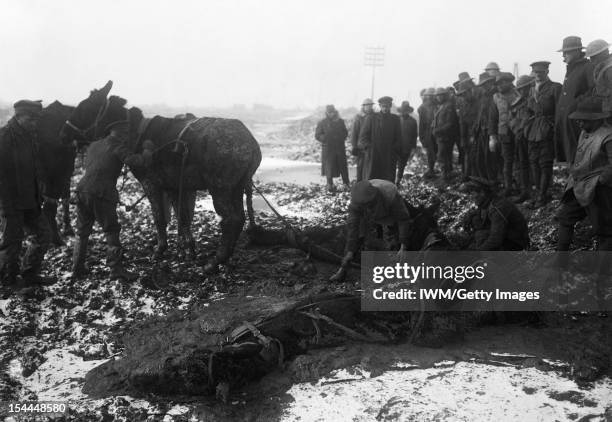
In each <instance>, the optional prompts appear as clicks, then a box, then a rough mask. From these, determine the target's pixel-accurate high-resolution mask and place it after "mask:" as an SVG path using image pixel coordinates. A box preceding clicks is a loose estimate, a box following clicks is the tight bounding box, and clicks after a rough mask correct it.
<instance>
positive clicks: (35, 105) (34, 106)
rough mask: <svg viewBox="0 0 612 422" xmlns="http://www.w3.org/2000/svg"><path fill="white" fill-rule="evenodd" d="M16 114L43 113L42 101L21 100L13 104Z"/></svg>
mask: <svg viewBox="0 0 612 422" xmlns="http://www.w3.org/2000/svg"><path fill="white" fill-rule="evenodd" d="M13 108H14V109H15V114H40V113H41V112H42V100H36V101H32V100H19V101H17V102H16V103H15V104H13Z"/></svg>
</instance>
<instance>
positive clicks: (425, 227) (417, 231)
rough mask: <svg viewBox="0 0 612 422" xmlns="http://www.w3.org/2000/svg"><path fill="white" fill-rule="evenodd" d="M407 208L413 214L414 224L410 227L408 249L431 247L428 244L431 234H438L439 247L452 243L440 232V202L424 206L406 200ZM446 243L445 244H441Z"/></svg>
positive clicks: (446, 246) (415, 249)
mask: <svg viewBox="0 0 612 422" xmlns="http://www.w3.org/2000/svg"><path fill="white" fill-rule="evenodd" d="M405 204H406V208H408V212H409V213H410V215H411V216H412V224H411V228H410V236H409V237H410V243H409V244H408V245H407V246H408V248H407V249H408V250H411V251H418V250H421V249H429V248H430V246H431V245H428V244H426V242H427V241H428V237H429V236H430V235H431V234H435V235H436V236H437V238H438V239H437V240H438V241H437V242H436V244H437V246H436V248H437V247H442V246H443V248H444V249H447V248H448V247H449V246H450V244H448V241H447V240H446V239H445V238H444V236H443V235H442V234H440V232H439V228H438V218H437V215H436V214H437V212H438V208H439V207H440V203H439V202H434V203H433V204H432V205H429V206H424V205H419V206H417V207H415V206H413V205H411V204H410V203H409V202H408V201H405ZM441 243H444V245H441Z"/></svg>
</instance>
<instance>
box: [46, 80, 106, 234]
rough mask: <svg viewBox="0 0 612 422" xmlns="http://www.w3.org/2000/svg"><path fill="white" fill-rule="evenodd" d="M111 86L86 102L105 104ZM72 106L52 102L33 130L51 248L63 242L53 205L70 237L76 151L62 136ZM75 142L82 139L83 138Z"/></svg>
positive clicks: (94, 91) (72, 144)
mask: <svg viewBox="0 0 612 422" xmlns="http://www.w3.org/2000/svg"><path fill="white" fill-rule="evenodd" d="M111 87H112V82H111V81H109V82H107V84H106V85H105V86H104V87H103V88H102V89H100V90H95V89H94V90H93V91H91V92H90V94H89V98H88V99H86V100H83V101H90V102H92V103H93V104H95V105H97V107H98V108H99V107H100V106H101V105H102V104H104V103H105V102H106V96H107V95H108V92H109V91H110V89H111ZM75 109H76V108H75V107H72V106H67V105H63V104H62V103H60V102H59V101H54V102H53V103H51V104H49V105H48V106H47V107H45V108H44V109H43V111H42V115H41V118H40V121H39V123H38V129H37V132H38V133H37V134H38V136H37V149H38V156H39V163H40V171H41V191H42V194H43V197H44V203H43V208H42V210H43V214H44V215H45V217H46V218H47V220H48V221H49V226H50V228H51V236H52V238H51V240H52V242H53V243H54V244H55V245H62V244H63V241H62V238H61V236H60V233H59V229H58V226H57V218H56V217H57V206H58V202H59V201H60V200H61V201H62V208H63V226H64V230H63V233H62V234H63V235H71V234H73V232H72V227H71V225H70V212H69V205H70V204H69V201H68V198H69V197H70V181H71V179H72V173H73V172H74V160H75V158H76V153H77V148H76V146H75V144H74V143H73V142H72V141H73V139H71V138H69V137H67V136H66V133H65V125H66V122H67V121H69V119H70V118H71V116H73V114H74V112H75ZM78 139H81V140H84V139H85V137H84V136H79V137H78Z"/></svg>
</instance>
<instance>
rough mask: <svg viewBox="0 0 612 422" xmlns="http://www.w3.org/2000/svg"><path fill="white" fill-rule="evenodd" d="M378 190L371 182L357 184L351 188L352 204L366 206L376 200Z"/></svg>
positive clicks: (364, 181)
mask: <svg viewBox="0 0 612 422" xmlns="http://www.w3.org/2000/svg"><path fill="white" fill-rule="evenodd" d="M377 194H378V189H376V188H375V187H374V186H372V184H371V183H370V181H369V180H362V181H361V182H357V183H355V184H354V185H353V187H352V188H351V204H355V205H365V204H368V203H370V202H372V201H373V200H375V199H376V195H377Z"/></svg>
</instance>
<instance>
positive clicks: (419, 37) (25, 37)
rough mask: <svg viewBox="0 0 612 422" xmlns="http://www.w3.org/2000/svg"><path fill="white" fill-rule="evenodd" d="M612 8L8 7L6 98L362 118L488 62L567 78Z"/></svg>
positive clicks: (519, 3) (522, 4) (236, 1)
mask: <svg viewBox="0 0 612 422" xmlns="http://www.w3.org/2000/svg"><path fill="white" fill-rule="evenodd" d="M610 16H612V1H611V0H591V1H589V0H587V1H580V2H578V1H567V0H563V1H546V0H539V1H538V0H514V1H509V2H498V1H490V0H489V1H480V0H462V1H450V0H447V1H443V0H418V1H407V0H398V1H395V0H382V1H377V2H375V1H372V0H367V1H362V0H352V1H333V0H328V1H316V0H308V1H299V2H298V1H289V0H252V1H246V0H222V1H221V0H220V1H206V0H199V1H196V0H194V1H187V0H184V1H182V0H173V1H158V0H146V1H145V0H123V1H119V0H114V1H111V0H106V1H99V0H98V1H88V0H53V1H48V0H19V1H16V0H13V1H10V0H4V1H2V9H1V14H0V54H2V56H3V60H2V64H1V65H0V80H1V81H2V82H3V83H2V85H1V88H0V99H2V100H5V101H14V100H16V99H20V98H32V99H39V98H40V99H43V100H45V102H46V103H47V102H49V101H52V100H53V99H59V100H60V101H62V102H65V103H68V104H71V103H76V102H78V101H79V100H80V99H82V98H84V97H85V96H86V95H87V94H88V92H89V90H90V89H92V88H94V87H99V86H102V85H103V84H104V83H105V82H106V80H108V79H112V80H113V81H114V83H115V85H114V88H113V92H114V93H115V94H118V95H121V96H123V97H125V98H127V99H128V100H129V101H130V104H133V105H144V104H161V103H166V104H169V105H173V106H178V107H183V106H190V105H191V106H209V105H219V106H228V105H232V104H234V103H244V104H252V103H256V102H259V103H268V104H272V105H276V106H279V107H291V106H306V107H312V106H317V105H321V104H327V103H335V104H336V105H338V106H349V105H358V104H360V102H361V100H362V99H363V98H364V97H368V96H370V80H371V71H370V69H369V68H366V67H364V58H363V56H364V47H366V46H385V47H386V57H385V65H384V67H383V68H379V69H377V74H376V89H375V97H379V96H382V95H390V96H392V97H394V99H395V100H396V102H397V103H399V102H401V100H402V99H410V100H412V101H413V102H414V101H416V99H417V98H418V91H419V89H420V88H422V87H426V86H433V85H444V86H447V85H450V84H451V83H452V82H453V81H455V80H456V79H457V73H458V72H460V71H463V70H466V71H469V72H470V74H471V75H472V76H476V77H477V75H478V73H479V72H481V71H482V68H483V67H484V65H485V64H486V63H487V62H489V61H496V62H498V63H499V64H500V66H501V67H502V70H508V71H512V67H513V63H515V62H517V63H518V64H519V68H520V73H521V74H523V73H527V72H528V71H529V66H528V65H529V63H531V62H532V61H535V60H549V61H551V62H552V63H553V64H552V65H551V78H552V79H553V80H557V81H561V82H562V78H563V75H564V72H565V65H564V64H563V63H562V59H561V55H560V53H557V52H556V50H558V49H559V48H561V41H562V39H563V37H565V36H567V35H578V36H581V37H582V40H583V44H584V45H586V44H587V43H588V42H589V41H592V40H593V39H595V38H604V39H606V40H608V41H612V27H611V26H610Z"/></svg>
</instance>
